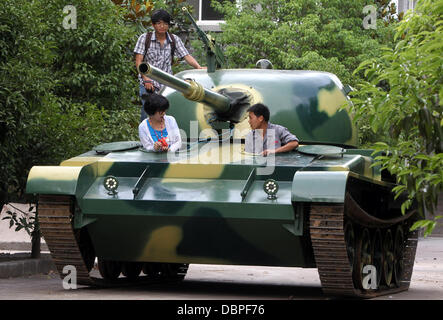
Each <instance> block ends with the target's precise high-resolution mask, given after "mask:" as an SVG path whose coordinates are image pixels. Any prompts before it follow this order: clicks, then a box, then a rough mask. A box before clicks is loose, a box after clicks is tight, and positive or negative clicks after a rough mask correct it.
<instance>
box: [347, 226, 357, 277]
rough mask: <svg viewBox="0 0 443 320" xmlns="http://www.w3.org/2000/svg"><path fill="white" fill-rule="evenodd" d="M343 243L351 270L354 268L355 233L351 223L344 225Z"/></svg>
mask: <svg viewBox="0 0 443 320" xmlns="http://www.w3.org/2000/svg"><path fill="white" fill-rule="evenodd" d="M345 241H346V251H347V253H348V258H349V265H350V266H351V268H353V266H354V261H355V233H354V226H353V225H352V222H351V221H348V222H347V223H346V225H345Z"/></svg>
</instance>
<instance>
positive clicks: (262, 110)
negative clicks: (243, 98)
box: [248, 103, 270, 122]
mask: <svg viewBox="0 0 443 320" xmlns="http://www.w3.org/2000/svg"><path fill="white" fill-rule="evenodd" d="M248 112H252V113H254V114H255V116H256V117H260V116H263V119H265V121H266V122H268V121H269V117H270V112H269V109H268V107H267V106H265V105H264V104H262V103H256V104H254V105H252V106H251V107H249V109H248Z"/></svg>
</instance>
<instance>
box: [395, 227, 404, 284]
mask: <svg viewBox="0 0 443 320" xmlns="http://www.w3.org/2000/svg"><path fill="white" fill-rule="evenodd" d="M404 244H405V238H404V234H403V228H402V227H401V226H398V227H397V230H396V231H395V240H394V282H395V284H396V285H397V286H400V283H401V280H402V277H403V270H404V261H403V252H404Z"/></svg>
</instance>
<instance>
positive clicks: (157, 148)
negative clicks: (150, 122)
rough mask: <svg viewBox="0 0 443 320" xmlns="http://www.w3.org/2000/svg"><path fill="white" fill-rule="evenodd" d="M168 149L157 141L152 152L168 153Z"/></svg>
mask: <svg viewBox="0 0 443 320" xmlns="http://www.w3.org/2000/svg"><path fill="white" fill-rule="evenodd" d="M168 149H169V146H164V145H163V144H162V143H161V142H160V141H157V142H155V143H154V150H155V151H161V152H164V151H168Z"/></svg>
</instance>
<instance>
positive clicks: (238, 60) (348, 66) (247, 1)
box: [213, 0, 393, 85]
mask: <svg viewBox="0 0 443 320" xmlns="http://www.w3.org/2000/svg"><path fill="white" fill-rule="evenodd" d="M368 4H373V5H374V1H366V0H357V1H345V0H329V1H322V2H319V1H316V0H291V1H288V0H274V1H269V0H243V1H242V2H241V10H239V9H238V7H237V6H236V4H235V3H234V4H233V3H231V2H223V5H220V4H218V3H217V2H215V1H214V2H213V5H214V6H215V7H216V8H217V9H218V10H219V11H221V12H223V13H224V14H225V20H226V24H224V25H223V26H222V30H223V34H222V35H221V41H222V42H223V43H224V44H227V45H228V46H227V48H226V55H227V57H228V60H229V63H230V65H231V67H254V66H255V62H256V61H257V60H258V59H261V58H267V59H269V60H271V62H272V63H273V64H274V67H275V68H278V69H311V70H321V71H328V72H332V73H334V74H336V75H337V76H338V77H339V78H340V79H341V80H342V81H343V82H344V83H349V84H351V85H352V84H354V83H355V82H356V78H358V76H359V75H352V72H353V71H354V70H355V69H356V68H357V67H358V65H359V64H360V62H362V61H364V60H366V59H369V58H372V57H376V56H377V55H378V54H379V48H380V44H381V43H386V44H389V41H390V39H392V36H393V33H392V24H387V25H386V26H385V24H384V23H383V20H382V19H377V20H376V22H377V28H376V29H364V28H363V26H362V22H363V19H364V17H365V14H364V13H363V8H364V7H365V6H366V5H368Z"/></svg>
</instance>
